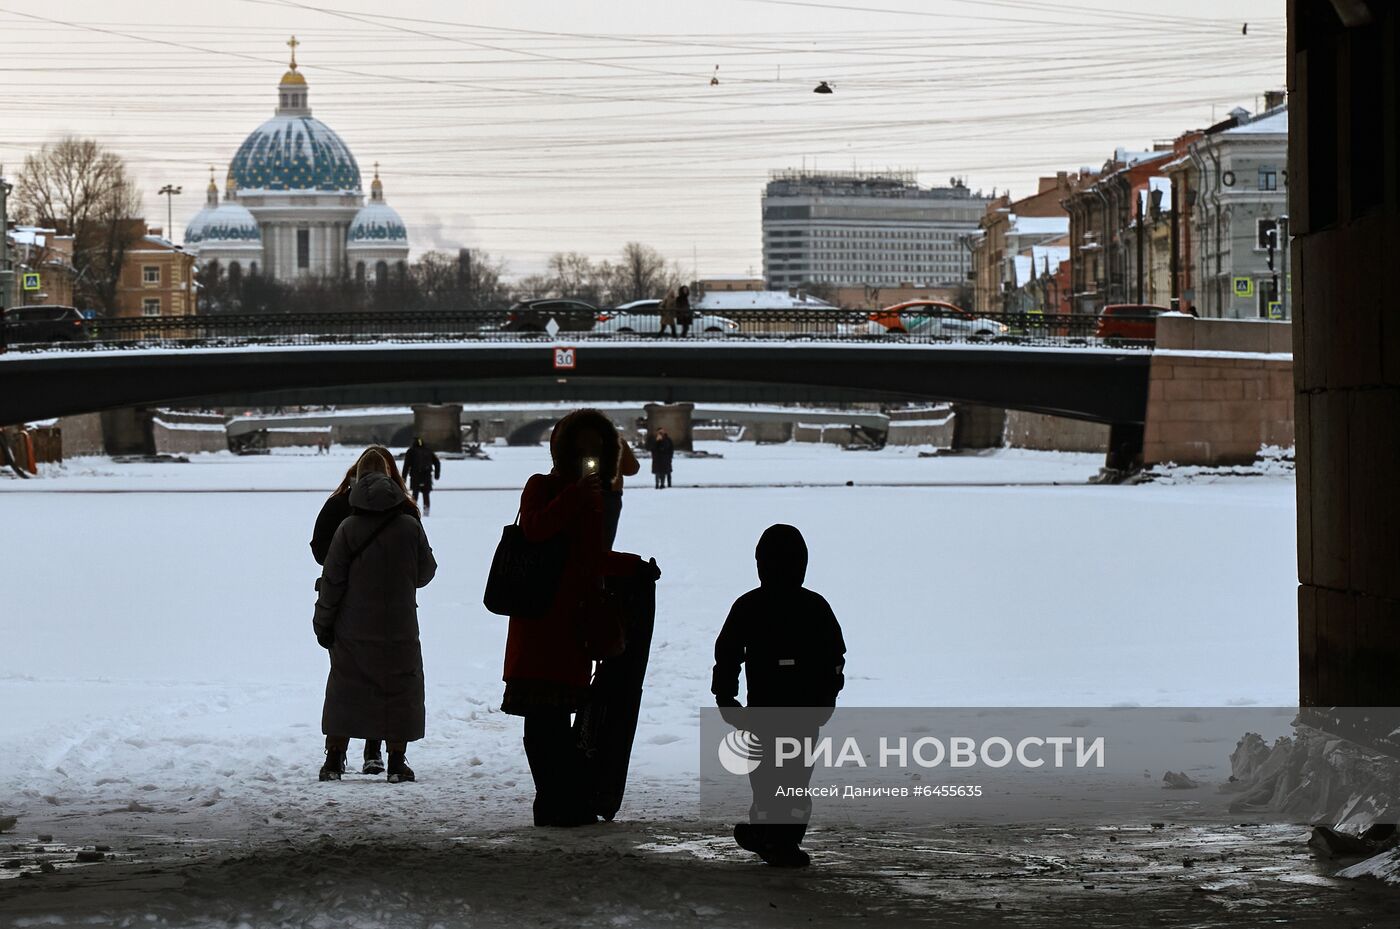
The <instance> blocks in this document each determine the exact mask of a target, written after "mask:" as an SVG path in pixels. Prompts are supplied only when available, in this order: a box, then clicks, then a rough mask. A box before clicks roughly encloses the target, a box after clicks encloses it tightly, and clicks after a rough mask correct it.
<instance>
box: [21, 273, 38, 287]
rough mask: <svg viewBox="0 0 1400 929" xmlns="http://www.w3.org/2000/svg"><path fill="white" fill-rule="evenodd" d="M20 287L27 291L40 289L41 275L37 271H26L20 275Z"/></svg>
mask: <svg viewBox="0 0 1400 929" xmlns="http://www.w3.org/2000/svg"><path fill="white" fill-rule="evenodd" d="M20 287H22V288H23V289H25V290H38V289H39V273H38V272H37V271H26V272H24V273H23V274H22V275H20Z"/></svg>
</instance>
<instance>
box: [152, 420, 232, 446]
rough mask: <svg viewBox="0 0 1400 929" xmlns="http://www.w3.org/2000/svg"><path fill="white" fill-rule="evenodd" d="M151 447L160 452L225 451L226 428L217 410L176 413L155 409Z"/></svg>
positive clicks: (226, 442) (226, 441)
mask: <svg viewBox="0 0 1400 929" xmlns="http://www.w3.org/2000/svg"><path fill="white" fill-rule="evenodd" d="M151 434H152V437H153V438H154V439H155V450H156V453H157V454H161V455H193V454H197V453H199V452H226V451H228V430H227V428H226V427H225V426H224V417H223V416H221V415H219V414H217V413H208V414H201V413H176V412H173V411H171V410H159V411H157V412H156V414H155V416H154V418H153V419H152V420H151Z"/></svg>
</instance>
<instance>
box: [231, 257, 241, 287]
mask: <svg viewBox="0 0 1400 929" xmlns="http://www.w3.org/2000/svg"><path fill="white" fill-rule="evenodd" d="M242 282H243V266H242V265H240V264H239V263H238V262H236V261H230V262H229V263H228V284H229V286H230V287H237V286H238V285H239V284H240V283H242Z"/></svg>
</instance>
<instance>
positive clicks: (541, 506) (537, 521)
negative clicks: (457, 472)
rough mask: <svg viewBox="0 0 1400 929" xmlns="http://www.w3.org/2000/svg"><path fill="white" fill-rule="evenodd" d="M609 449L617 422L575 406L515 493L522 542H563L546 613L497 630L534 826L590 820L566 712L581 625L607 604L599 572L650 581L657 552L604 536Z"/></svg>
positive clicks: (578, 682) (506, 700) (589, 669)
mask: <svg viewBox="0 0 1400 929" xmlns="http://www.w3.org/2000/svg"><path fill="white" fill-rule="evenodd" d="M617 449H618V437H617V429H616V427H615V426H613V424H612V422H611V421H610V420H609V419H608V418H607V417H606V416H604V415H603V414H601V413H599V412H598V411H597V410H578V411H575V412H573V413H570V414H569V415H568V416H565V417H564V418H563V419H562V420H560V421H559V423H558V424H557V425H556V426H555V427H554V432H553V434H552V435H551V436H550V440H549V450H550V456H551V458H552V459H553V465H554V466H553V468H552V469H551V470H550V472H549V473H548V474H535V475H533V476H531V478H530V480H529V481H528V482H526V484H525V490H524V492H523V493H522V494H521V495H520V528H521V531H522V532H523V533H524V535H525V537H526V538H527V539H528V540H529V541H531V542H545V541H548V540H551V539H557V540H560V541H561V542H562V543H563V562H564V563H563V569H562V573H561V575H560V576H559V580H558V581H557V583H558V589H557V590H556V591H555V592H554V597H553V599H552V601H551V604H550V607H549V610H548V612H546V613H544V614H543V615H540V616H511V618H510V629H509V632H508V633H507V636H506V657H505V670H504V673H503V674H502V677H503V678H504V680H505V684H506V687H505V695H504V697H503V698H502V700H501V710H502V711H503V712H505V713H510V714H512V715H515V716H522V717H524V720H525V738H524V744H525V758H526V761H527V762H528V763H529V765H530V775H531V777H532V778H533V779H534V782H535V802H534V820H535V825H536V826H583V825H587V824H590V823H596V822H597V821H598V816H597V812H596V811H595V810H594V809H593V799H592V797H591V783H592V779H591V776H590V772H589V769H588V761H587V758H586V757H585V756H584V754H583V752H582V751H581V750H580V748H579V745H578V740H577V738H576V737H575V736H574V733H573V729H572V725H573V723H572V720H571V719H570V717H571V715H572V714H573V713H574V712H576V711H577V710H579V709H580V707H581V706H582V705H583V703H584V702H585V701H586V700H587V698H588V685H589V680H590V678H591V677H592V674H593V661H592V659H591V658H590V651H589V648H588V644H587V642H586V638H587V629H588V628H589V627H590V626H596V625H597V623H596V620H597V619H599V618H603V617H605V616H606V615H607V613H608V602H607V597H606V595H605V592H604V587H603V582H604V578H605V577H619V576H629V577H631V576H635V577H637V578H639V579H641V580H643V581H654V580H656V578H657V577H659V576H660V571H659V570H658V569H657V567H656V561H655V559H653V560H652V561H650V562H644V561H642V560H641V558H639V557H638V556H636V555H630V554H624V553H622V552H614V551H610V550H609V549H607V548H605V547H604V545H603V500H602V491H603V488H604V487H605V486H607V484H608V483H610V482H611V481H612V478H613V474H612V473H610V472H608V471H607V470H605V469H606V468H607V467H609V466H610V462H609V458H610V457H613V456H616V454H617Z"/></svg>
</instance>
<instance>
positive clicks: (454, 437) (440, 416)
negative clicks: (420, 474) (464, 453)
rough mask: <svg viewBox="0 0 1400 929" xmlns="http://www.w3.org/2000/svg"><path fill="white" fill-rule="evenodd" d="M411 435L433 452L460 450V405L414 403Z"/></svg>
mask: <svg viewBox="0 0 1400 929" xmlns="http://www.w3.org/2000/svg"><path fill="white" fill-rule="evenodd" d="M413 434H414V435H415V436H417V437H419V438H421V439H422V440H423V444H424V445H426V446H428V447H429V448H431V449H432V450H433V451H435V452H460V451H461V450H462V405H461V404H460V403H415V404H414V405H413Z"/></svg>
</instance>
